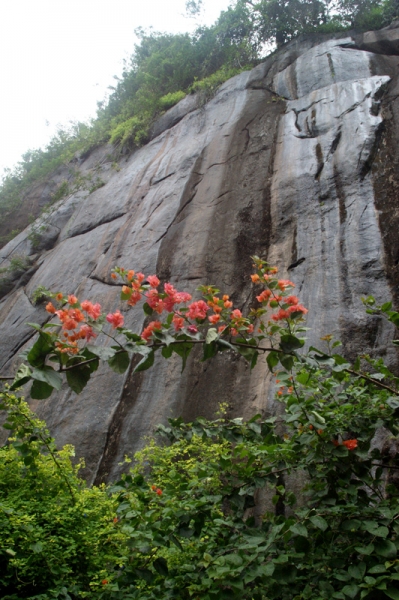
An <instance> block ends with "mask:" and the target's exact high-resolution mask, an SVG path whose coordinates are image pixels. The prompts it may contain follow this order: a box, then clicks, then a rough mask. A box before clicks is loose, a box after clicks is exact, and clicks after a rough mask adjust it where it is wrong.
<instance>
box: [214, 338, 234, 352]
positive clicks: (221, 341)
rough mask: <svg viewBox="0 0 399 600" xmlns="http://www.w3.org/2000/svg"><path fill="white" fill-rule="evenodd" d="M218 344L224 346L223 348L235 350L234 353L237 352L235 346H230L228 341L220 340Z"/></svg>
mask: <svg viewBox="0 0 399 600" xmlns="http://www.w3.org/2000/svg"><path fill="white" fill-rule="evenodd" d="M217 344H218V346H222V348H226V349H229V350H234V352H236V348H235V347H234V346H233V344H230V342H227V341H226V340H222V339H219V340H218V341H217Z"/></svg>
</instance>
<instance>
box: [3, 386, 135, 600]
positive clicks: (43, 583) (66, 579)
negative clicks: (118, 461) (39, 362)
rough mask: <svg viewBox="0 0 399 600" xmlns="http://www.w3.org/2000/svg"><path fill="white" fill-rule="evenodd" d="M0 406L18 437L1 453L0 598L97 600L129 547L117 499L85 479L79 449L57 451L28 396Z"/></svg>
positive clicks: (7, 424)
mask: <svg viewBox="0 0 399 600" xmlns="http://www.w3.org/2000/svg"><path fill="white" fill-rule="evenodd" d="M0 407H1V408H2V409H3V410H5V411H7V415H8V418H7V420H6V422H5V423H4V424H3V427H6V428H7V429H8V430H9V432H10V434H11V437H10V438H9V441H8V444H7V445H6V446H4V447H2V448H0V590H1V597H2V598H3V599H4V600H6V599H7V600H21V599H22V598H36V599H38V598H40V600H52V599H53V598H58V597H60V598H71V596H72V597H73V598H77V597H80V598H82V597H92V590H93V588H94V589H96V587H101V580H102V579H103V577H104V572H105V570H106V566H107V565H108V564H110V563H111V564H115V563H117V562H118V558H117V557H118V553H119V550H118V548H119V546H120V544H121V543H123V542H124V537H123V534H122V533H121V531H120V530H118V529H117V528H116V527H115V522H114V519H115V510H116V499H115V496H110V495H108V494H106V493H105V490H104V488H95V487H93V488H88V487H87V486H86V485H85V484H84V482H83V481H82V480H80V479H79V477H78V474H77V473H78V470H79V469H80V468H81V466H82V464H83V463H82V462H79V463H78V464H77V465H76V466H73V465H72V463H71V458H72V457H73V456H74V452H73V448H72V447H71V446H65V447H64V448H63V449H62V450H57V449H56V447H55V445H54V440H53V439H52V438H51V437H50V435H49V432H48V430H47V429H46V427H45V424H44V423H43V422H42V421H40V420H39V419H37V417H35V416H34V415H33V414H32V412H31V411H30V409H29V407H28V405H27V404H26V403H25V402H24V401H23V400H22V399H21V398H18V397H16V396H14V395H12V394H9V393H7V392H5V393H2V394H1V395H0Z"/></svg>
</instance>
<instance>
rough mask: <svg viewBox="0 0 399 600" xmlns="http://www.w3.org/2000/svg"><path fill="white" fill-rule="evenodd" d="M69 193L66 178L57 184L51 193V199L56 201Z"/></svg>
mask: <svg viewBox="0 0 399 600" xmlns="http://www.w3.org/2000/svg"><path fill="white" fill-rule="evenodd" d="M69 193H70V190H69V183H68V181H67V180H66V179H64V181H63V182H62V183H60V185H59V186H58V188H57V190H56V191H55V192H54V194H52V201H53V202H57V201H58V200H61V198H64V197H65V196H67V195H68V194H69Z"/></svg>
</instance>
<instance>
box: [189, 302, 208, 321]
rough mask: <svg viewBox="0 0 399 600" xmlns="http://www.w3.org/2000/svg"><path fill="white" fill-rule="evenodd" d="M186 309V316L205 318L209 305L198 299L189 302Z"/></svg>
mask: <svg viewBox="0 0 399 600" xmlns="http://www.w3.org/2000/svg"><path fill="white" fill-rule="evenodd" d="M188 309H189V310H188V313H187V316H188V318H189V319H205V317H206V313H207V311H208V310H209V306H207V305H206V302H204V301H203V300H198V302H193V303H192V304H190V306H189V307H188Z"/></svg>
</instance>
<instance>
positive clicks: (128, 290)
mask: <svg viewBox="0 0 399 600" xmlns="http://www.w3.org/2000/svg"><path fill="white" fill-rule="evenodd" d="M132 292H133V290H132V288H130V287H128V286H127V285H123V286H122V294H126V296H130V295H131V294H132Z"/></svg>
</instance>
